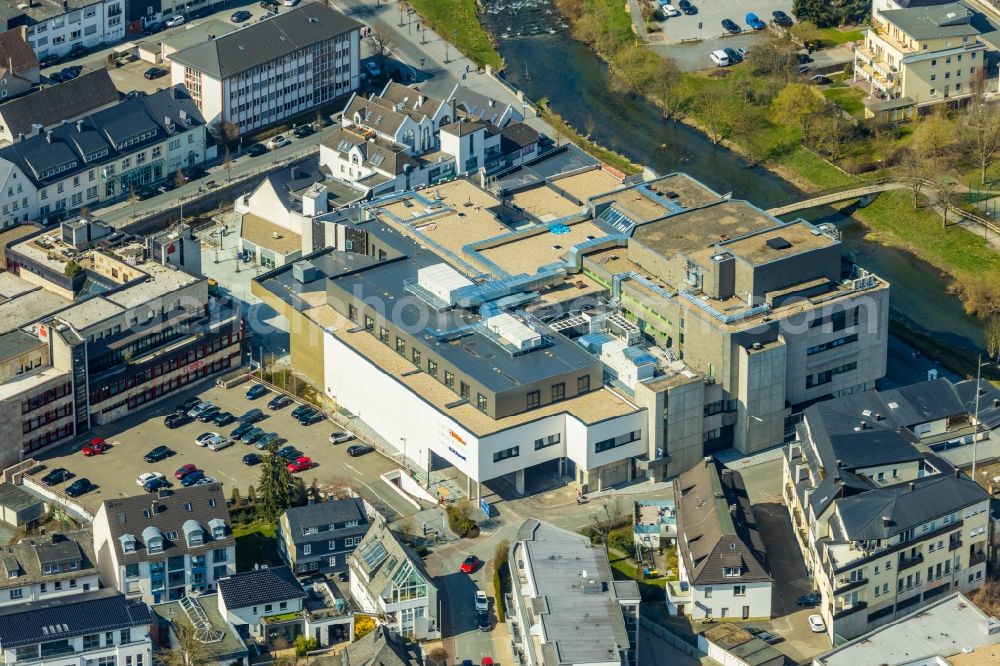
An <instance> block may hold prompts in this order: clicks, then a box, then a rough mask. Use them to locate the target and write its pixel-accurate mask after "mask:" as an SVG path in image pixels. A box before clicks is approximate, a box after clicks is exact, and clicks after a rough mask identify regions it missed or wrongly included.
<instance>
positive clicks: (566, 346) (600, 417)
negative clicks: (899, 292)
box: [252, 148, 889, 497]
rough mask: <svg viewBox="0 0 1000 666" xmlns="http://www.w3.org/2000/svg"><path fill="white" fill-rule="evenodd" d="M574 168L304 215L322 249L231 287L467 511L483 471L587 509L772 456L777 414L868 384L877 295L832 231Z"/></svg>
mask: <svg viewBox="0 0 1000 666" xmlns="http://www.w3.org/2000/svg"><path fill="white" fill-rule="evenodd" d="M550 160H551V161H550ZM587 160H588V158H587V157H586V156H581V155H578V154H577V153H575V152H573V151H572V150H570V149H566V148H562V149H560V150H559V152H558V153H555V152H554V151H553V153H552V154H551V155H549V154H546V155H544V156H542V157H541V158H540V159H539V161H536V162H532V163H530V164H526V165H522V166H521V167H519V168H518V169H516V170H515V171H514V172H512V173H511V174H509V176H507V175H505V176H503V177H502V178H500V179H495V182H494V181H491V182H489V183H488V189H484V187H482V186H481V185H478V184H475V183H473V182H470V180H467V179H466V180H463V179H456V180H452V181H449V182H443V183H439V184H437V185H435V186H433V187H429V188H425V189H423V190H420V191H414V192H400V193H395V194H392V195H390V196H386V197H383V198H380V199H378V200H375V201H370V202H366V203H364V204H361V205H359V206H355V207H350V208H347V209H343V210H335V211H331V212H330V213H327V214H325V215H320V216H317V217H316V218H314V220H313V224H312V226H311V229H310V233H311V234H312V241H313V244H314V247H316V245H317V244H319V247H320V248H321V249H319V250H316V251H314V252H313V253H311V254H305V255H303V257H302V258H301V259H299V260H297V261H295V262H293V263H292V264H291V265H289V266H284V267H277V268H275V269H273V270H272V271H270V272H267V273H263V274H261V275H260V276H258V277H257V278H256V279H255V280H254V282H253V283H252V285H253V286H252V289H253V293H254V294H255V295H257V296H258V297H260V298H261V299H262V300H264V301H266V302H267V303H268V304H269V305H270V306H271V307H273V308H274V309H275V310H276V311H277V312H279V313H281V314H282V316H283V317H284V318H285V320H287V321H288V322H289V331H290V338H291V353H292V362H293V363H294V364H295V366H296V367H298V368H302V369H303V371H304V372H307V373H310V378H311V379H312V380H313V381H314V382H315V383H316V384H317V385H320V386H324V387H325V392H326V394H327V395H328V396H329V397H330V398H331V399H334V400H336V402H337V403H338V404H339V405H340V406H341V407H342V408H344V409H346V410H348V411H349V412H351V413H352V414H354V415H356V417H357V420H358V422H359V424H362V425H363V426H364V427H365V428H366V431H365V432H366V434H369V435H371V436H373V437H377V438H378V441H379V443H380V444H381V445H382V446H383V447H385V449H386V450H388V451H392V452H393V453H394V454H396V455H400V456H405V457H406V458H408V459H409V460H410V461H411V463H410V464H412V465H413V466H414V468H416V469H419V470H421V476H423V475H424V474H427V476H428V477H433V474H434V471H435V470H436V469H442V468H444V467H454V468H456V469H457V470H458V471H459V472H460V473H461V475H464V476H465V477H466V480H467V484H466V491H467V492H468V493H469V494H470V496H472V497H478V496H479V493H478V484H479V483H482V482H483V481H487V480H491V479H497V478H501V477H503V478H505V480H506V481H507V482H508V483H510V484H511V485H512V486H513V488H514V490H515V491H516V492H529V489H530V488H532V487H537V479H538V478H539V477H544V478H545V484H547V483H549V479H551V478H552V477H555V478H557V479H560V480H569V481H570V482H572V483H575V484H578V487H579V489H580V490H581V492H589V491H591V490H602V489H604V488H607V487H608V486H612V485H616V484H624V483H630V482H633V481H635V480H637V479H641V478H652V479H665V478H669V477H672V476H675V475H677V474H679V473H681V472H683V471H684V470H686V469H688V468H690V467H691V466H693V465H695V464H697V463H699V462H700V461H701V460H702V459H703V458H704V456H705V455H707V454H711V453H713V452H715V451H718V450H721V449H724V448H727V447H734V448H736V449H737V450H738V451H740V452H741V453H744V454H750V453H753V452H756V451H760V450H763V449H765V448H767V447H770V446H774V445H776V444H779V443H780V442H782V441H783V440H784V438H785V436H786V431H787V430H788V429H789V428H790V426H791V421H790V418H789V417H790V416H791V412H792V407H791V406H792V405H797V404H803V403H808V402H810V401H815V400H817V399H819V398H822V397H824V396H829V395H840V394H849V393H853V392H856V391H860V390H863V389H865V388H871V387H873V386H874V384H875V381H876V380H877V379H878V378H879V377H881V376H882V375H883V374H884V372H885V358H886V342H887V316H888V314H887V313H888V296H889V288H888V285H887V284H886V283H885V282H884V281H882V280H881V279H880V278H878V277H877V276H875V275H873V274H871V273H869V272H867V271H866V270H864V269H863V268H860V267H858V266H856V265H853V264H850V263H844V262H843V257H842V254H843V253H842V246H841V243H840V239H839V234H838V232H837V230H836V229H835V228H833V227H832V226H829V225H824V226H815V225H812V224H811V223H809V222H806V221H804V220H796V221H792V222H781V221H779V220H777V219H775V218H774V217H773V216H771V215H770V214H768V213H767V212H766V211H763V210H760V209H758V208H756V207H755V206H753V205H751V204H749V203H747V202H744V201H733V200H731V199H728V198H726V197H721V196H720V195H718V194H717V193H714V192H712V191H711V190H709V189H708V188H706V187H705V186H704V185H702V184H700V183H698V182H696V181H694V180H692V179H690V178H689V177H687V176H685V175H683V174H671V175H668V176H663V177H656V178H653V179H651V180H649V181H643V182H626V181H625V178H624V175H622V174H616V173H614V172H613V171H612V170H610V169H609V168H607V167H601V166H600V165H597V164H594V163H593V161H590V162H588V161H587ZM560 164H562V165H563V167H564V168H565V166H566V165H567V164H570V165H571V166H572V168H570V169H569V170H567V171H558V172H557V173H556V174H555V175H553V170H555V169H558V168H559V165H560ZM581 164H583V165H589V166H580V165H581ZM388 304H391V306H390V305H388ZM415 321H419V322H421V325H420V326H417V325H415V324H414V323H413V322H415ZM321 369H322V370H321ZM362 377H363V378H364V381H360V380H359V378H362ZM387 400H391V403H392V404H393V405H394V410H392V411H390V412H387V411H386V410H384V409H382V406H384V405H385V404H386V401H387ZM668 405H669V408H668ZM359 427H360V426H359ZM431 483H432V482H431ZM432 485H433V483H432ZM474 486H475V487H474Z"/></svg>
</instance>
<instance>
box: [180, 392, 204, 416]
mask: <svg viewBox="0 0 1000 666" xmlns="http://www.w3.org/2000/svg"><path fill="white" fill-rule="evenodd" d="M200 404H201V398H199V397H198V396H193V397H191V398H188V399H187V400H185V401H184V402H182V403H180V404H178V405H177V406H176V407H174V411H175V412H177V413H178V414H187V413H188V412H190V411H191V410H192V409H194V406H195V405H200Z"/></svg>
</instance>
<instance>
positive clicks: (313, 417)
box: [299, 409, 323, 426]
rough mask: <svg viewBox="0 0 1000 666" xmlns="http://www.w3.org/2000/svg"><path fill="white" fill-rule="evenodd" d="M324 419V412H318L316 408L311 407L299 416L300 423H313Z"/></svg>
mask: <svg viewBox="0 0 1000 666" xmlns="http://www.w3.org/2000/svg"><path fill="white" fill-rule="evenodd" d="M322 420H323V414H322V413H320V412H317V411H316V410H315V409H309V410H307V411H305V412H303V413H302V415H301V416H299V425H304V426H307V425H312V424H313V423H319V422H320V421H322Z"/></svg>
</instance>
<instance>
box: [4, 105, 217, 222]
mask: <svg viewBox="0 0 1000 666" xmlns="http://www.w3.org/2000/svg"><path fill="white" fill-rule="evenodd" d="M206 141H207V139H206V131H205V122H204V120H203V119H202V117H201V114H200V113H199V112H198V109H197V107H196V106H195V105H194V102H193V101H192V99H191V97H190V96H188V94H187V92H186V91H185V90H184V89H183V87H172V88H167V89H165V90H161V91H159V92H156V93H153V94H151V95H145V96H140V97H129V98H127V99H124V100H123V101H121V102H120V103H118V104H117V105H115V106H113V107H109V108H106V109H104V110H102V111H98V112H96V113H92V114H90V115H88V116H86V117H84V118H81V119H78V120H76V122H73V123H67V124H63V125H58V126H56V127H54V128H53V129H49V130H45V131H44V132H41V131H39V132H38V133H36V134H35V135H33V136H31V137H26V138H24V139H23V140H21V141H18V142H17V143H15V144H13V145H10V146H6V147H4V148H0V222H2V224H3V226H9V225H13V224H16V223H18V222H24V221H27V220H29V219H31V220H41V221H51V220H54V219H55V220H61V219H64V218H65V217H67V215H68V214H69V213H70V212H71V211H78V210H80V209H81V208H83V207H84V206H88V207H89V206H96V205H97V204H98V203H101V202H106V201H110V200H115V199H119V198H122V197H124V196H128V194H129V193H130V192H132V191H134V190H135V189H136V188H138V187H141V186H143V185H149V184H151V183H155V182H158V181H161V180H164V179H165V178H168V177H173V174H174V173H175V172H176V171H177V169H179V168H181V167H186V166H194V165H197V164H202V163H203V162H204V161H205V158H206Z"/></svg>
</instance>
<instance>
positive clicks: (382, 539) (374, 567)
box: [349, 519, 436, 596]
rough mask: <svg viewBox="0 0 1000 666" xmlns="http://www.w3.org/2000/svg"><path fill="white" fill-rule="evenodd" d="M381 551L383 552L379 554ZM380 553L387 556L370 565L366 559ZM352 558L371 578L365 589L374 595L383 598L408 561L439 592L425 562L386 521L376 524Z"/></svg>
mask: <svg viewBox="0 0 1000 666" xmlns="http://www.w3.org/2000/svg"><path fill="white" fill-rule="evenodd" d="M380 548H381V551H379V549H380ZM376 551H378V552H384V556H380V557H372V558H370V561H371V564H370V565H369V563H368V561H366V556H367V554H368V553H370V552H376ZM349 559H350V560H353V561H355V562H356V563H357V566H358V567H359V568H360V569H361V570H362V571H364V572H365V575H367V576H368V579H369V581H368V583H366V584H365V587H367V588H368V590H369V591H370V592H371V593H372V596H380V595H381V594H382V593H383V592H384V591H385V590H386V588H387V587H388V586H389V582H390V581H391V580H392V578H393V576H395V575H396V573H397V572H398V571H399V570H400V569H401V568H402V567H403V566H404V565H405V564H406V562H409V563H410V565H411V566H412V567H413V569H414V570H415V571H416V572H417V573H418V574H420V576H421V577H422V578H423V579H424V580H425V581H427V585H428V586H429V587H434V588H435V589H436V586H435V584H434V579H433V577H432V576H431V575H430V574H429V573H428V572H427V568H426V567H425V566H424V561H423V560H422V559H421V558H420V556H418V555H417V554H416V553H415V552H413V551H412V550H411V549H410V548H408V547H407V546H406V545H405V544H403V542H402V541H400V540H399V539H398V538H396V535H395V534H393V533H392V530H391V529H389V526H388V525H386V523H385V521H384V520H381V519H376V520H375V522H374V523H372V525H371V527H370V528H369V529H368V532H367V533H366V534H365V536H364V538H362V539H361V543H359V544H358V547H357V548H356V549H355V551H354V552H353V553H351V556H350V558H349Z"/></svg>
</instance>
